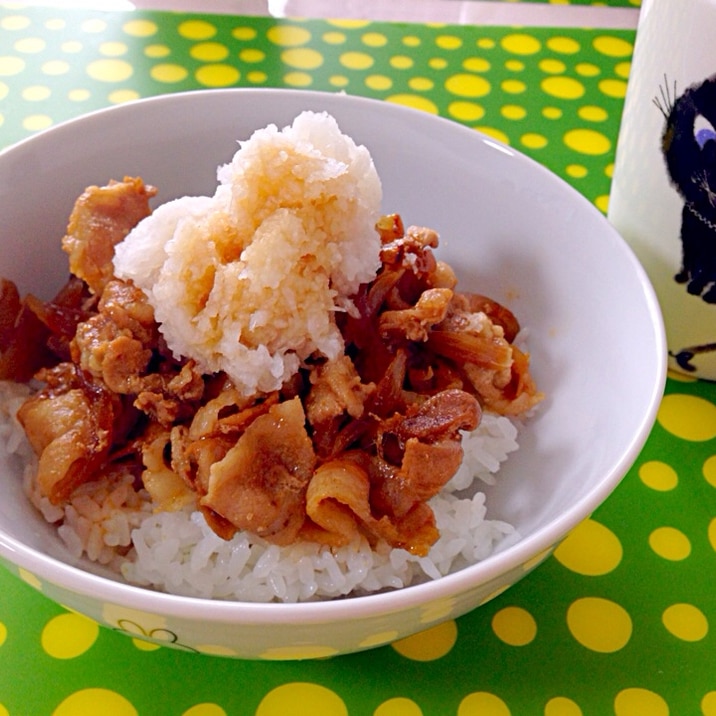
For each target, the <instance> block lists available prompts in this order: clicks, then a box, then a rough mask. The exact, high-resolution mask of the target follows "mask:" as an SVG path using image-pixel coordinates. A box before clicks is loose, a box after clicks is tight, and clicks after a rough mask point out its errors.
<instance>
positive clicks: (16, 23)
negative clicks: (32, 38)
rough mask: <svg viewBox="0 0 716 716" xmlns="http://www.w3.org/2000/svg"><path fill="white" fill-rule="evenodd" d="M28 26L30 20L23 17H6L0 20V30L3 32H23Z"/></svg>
mask: <svg viewBox="0 0 716 716" xmlns="http://www.w3.org/2000/svg"><path fill="white" fill-rule="evenodd" d="M30 24H31V21H30V18H29V17H26V16H25V15H8V17H4V18H2V20H0V28H2V29H3V30H24V29H25V28H26V27H29V26H30Z"/></svg>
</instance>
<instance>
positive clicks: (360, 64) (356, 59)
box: [338, 52, 375, 70]
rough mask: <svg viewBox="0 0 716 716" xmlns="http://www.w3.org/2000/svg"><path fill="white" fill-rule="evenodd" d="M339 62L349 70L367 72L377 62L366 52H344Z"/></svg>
mask: <svg viewBox="0 0 716 716" xmlns="http://www.w3.org/2000/svg"><path fill="white" fill-rule="evenodd" d="M338 61H339V62H340V63H341V64H342V65H343V66H344V67H347V68H348V69H349V70H367V69H368V68H369V67H372V66H373V63H374V62H375V60H374V59H373V58H372V57H371V56H370V55H369V54H367V53H365V52H344V53H343V54H342V55H341V56H340V57H339V58H338Z"/></svg>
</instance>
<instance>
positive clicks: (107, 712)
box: [52, 689, 137, 716]
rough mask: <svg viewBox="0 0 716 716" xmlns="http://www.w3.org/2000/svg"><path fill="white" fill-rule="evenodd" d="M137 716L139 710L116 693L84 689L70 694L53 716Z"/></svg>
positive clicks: (106, 690)
mask: <svg viewBox="0 0 716 716" xmlns="http://www.w3.org/2000/svg"><path fill="white" fill-rule="evenodd" d="M100 713H101V714H103V716H137V709H135V708H134V706H132V704H131V703H130V702H129V701H128V700H127V699H126V698H124V696H122V695H121V694H118V693H117V692H116V691H110V690H109V689H82V690H81V691H75V692H74V693H73V694H70V695H69V696H68V697H67V698H66V699H65V700H64V701H62V703H61V704H60V705H59V706H58V707H57V708H56V709H55V710H54V711H53V712H52V716H86V714H100Z"/></svg>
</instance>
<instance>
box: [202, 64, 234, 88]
mask: <svg viewBox="0 0 716 716" xmlns="http://www.w3.org/2000/svg"><path fill="white" fill-rule="evenodd" d="M194 76H195V77H196V80H197V82H199V83H200V84H202V85H204V86H205V87H228V86H229V85H233V84H235V83H236V82H238V81H239V79H240V78H241V73H240V72H239V71H238V70H237V69H236V68H235V67H232V66H231V65H224V64H210V65H204V66H203V67H200V68H199V69H198V70H197V71H196V73H195V75H194Z"/></svg>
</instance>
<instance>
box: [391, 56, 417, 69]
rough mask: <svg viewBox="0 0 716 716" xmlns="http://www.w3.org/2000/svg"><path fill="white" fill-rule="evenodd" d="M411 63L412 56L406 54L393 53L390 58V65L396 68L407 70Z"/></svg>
mask: <svg viewBox="0 0 716 716" xmlns="http://www.w3.org/2000/svg"><path fill="white" fill-rule="evenodd" d="M413 64H414V63H413V58H412V57H408V56H407V55H394V56H393V57H391V58H390V66H391V67H393V68H395V69H396V70H409V69H410V68H411V67H412V66H413Z"/></svg>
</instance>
